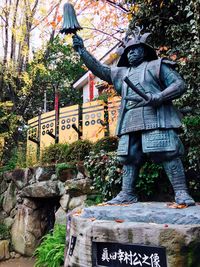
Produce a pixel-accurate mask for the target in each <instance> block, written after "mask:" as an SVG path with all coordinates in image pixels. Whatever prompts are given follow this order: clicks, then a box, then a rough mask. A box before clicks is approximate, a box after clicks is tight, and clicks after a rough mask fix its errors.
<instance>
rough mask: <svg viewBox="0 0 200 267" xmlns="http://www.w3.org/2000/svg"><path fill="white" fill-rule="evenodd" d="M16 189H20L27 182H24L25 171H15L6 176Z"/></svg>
mask: <svg viewBox="0 0 200 267" xmlns="http://www.w3.org/2000/svg"><path fill="white" fill-rule="evenodd" d="M7 176H10V178H11V180H12V181H13V183H14V184H15V186H16V187H17V188H18V189H22V188H23V187H24V186H25V185H26V184H27V182H26V181H25V171H24V170H23V169H16V170H14V171H12V172H10V173H8V174H7Z"/></svg>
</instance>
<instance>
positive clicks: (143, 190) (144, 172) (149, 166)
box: [136, 162, 162, 197]
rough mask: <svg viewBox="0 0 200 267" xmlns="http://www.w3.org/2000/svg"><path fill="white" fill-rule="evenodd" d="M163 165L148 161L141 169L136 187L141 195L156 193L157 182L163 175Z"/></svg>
mask: <svg viewBox="0 0 200 267" xmlns="http://www.w3.org/2000/svg"><path fill="white" fill-rule="evenodd" d="M161 171H162V166H161V165H158V164H155V163H152V162H146V163H145V164H144V165H143V166H142V168H141V169H140V173H139V179H137V181H136V189H137V193H138V194H139V195H144V196H145V197H146V196H152V195H154V194H155V193H156V187H155V183H156V182H157V180H158V179H159V177H161Z"/></svg>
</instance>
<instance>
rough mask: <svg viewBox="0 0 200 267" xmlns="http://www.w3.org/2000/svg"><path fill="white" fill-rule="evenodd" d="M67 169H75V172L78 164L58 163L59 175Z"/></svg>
mask: <svg viewBox="0 0 200 267" xmlns="http://www.w3.org/2000/svg"><path fill="white" fill-rule="evenodd" d="M67 169H73V170H74V172H76V166H75V164H72V163H70V164H69V163H59V164H57V165H56V174H57V176H60V174H61V172H62V171H63V170H67Z"/></svg>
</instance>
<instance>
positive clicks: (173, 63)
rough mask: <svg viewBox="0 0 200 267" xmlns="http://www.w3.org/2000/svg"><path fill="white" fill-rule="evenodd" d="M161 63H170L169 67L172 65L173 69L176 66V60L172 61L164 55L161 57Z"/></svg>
mask: <svg viewBox="0 0 200 267" xmlns="http://www.w3.org/2000/svg"><path fill="white" fill-rule="evenodd" d="M162 63H165V64H167V65H170V67H172V68H173V69H174V68H175V67H177V63H176V62H174V61H172V60H170V59H168V58H166V57H164V58H162Z"/></svg>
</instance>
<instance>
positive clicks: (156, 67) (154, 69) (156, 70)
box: [147, 58, 163, 79]
mask: <svg viewBox="0 0 200 267" xmlns="http://www.w3.org/2000/svg"><path fill="white" fill-rule="evenodd" d="M162 60H163V59H162V58H158V59H156V60H152V61H150V62H148V64H147V70H148V71H149V72H150V73H151V74H152V75H153V76H154V77H155V78H157V79H159V77H160V67H161V63H162Z"/></svg>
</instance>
